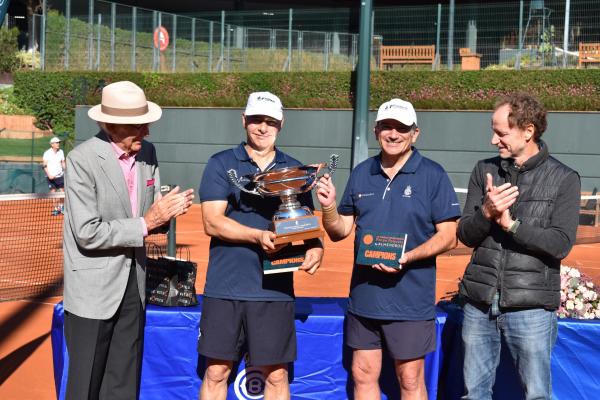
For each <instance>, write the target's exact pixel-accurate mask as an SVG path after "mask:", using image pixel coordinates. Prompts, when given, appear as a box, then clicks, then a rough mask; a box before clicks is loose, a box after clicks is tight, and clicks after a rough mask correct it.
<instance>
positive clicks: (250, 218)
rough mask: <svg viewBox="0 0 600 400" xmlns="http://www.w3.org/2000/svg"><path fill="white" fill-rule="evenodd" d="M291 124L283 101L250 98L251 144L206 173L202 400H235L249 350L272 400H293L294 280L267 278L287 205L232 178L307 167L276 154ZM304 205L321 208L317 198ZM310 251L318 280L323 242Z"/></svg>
mask: <svg viewBox="0 0 600 400" xmlns="http://www.w3.org/2000/svg"><path fill="white" fill-rule="evenodd" d="M283 122H284V121H283V107H282V105H281V101H280V100H279V98H278V97H277V96H275V95H274V94H272V93H269V92H256V93H252V94H250V97H249V98H248V104H247V106H246V109H245V111H244V113H242V124H243V126H244V129H245V130H246V141H245V142H242V143H241V144H240V145H239V146H237V147H236V148H233V149H230V150H225V151H222V152H220V153H217V154H215V155H213V156H212V157H211V158H210V160H209V161H208V164H207V165H206V168H205V169H204V175H203V177H202V182H201V184H200V191H199V195H200V201H201V203H202V218H203V223H204V230H205V232H206V234H207V235H209V236H211V242H210V254H209V259H208V272H207V276H206V285H205V287H204V299H203V306H202V319H201V321H200V338H199V341H198V352H199V353H200V354H202V355H203V356H205V357H206V358H207V368H206V372H205V375H204V379H203V382H202V387H201V389H200V398H201V399H205V400H208V399H210V400H213V399H223V400H224V399H225V398H226V397H227V378H228V377H229V375H230V373H231V369H232V366H233V362H234V361H237V360H239V359H240V357H241V356H242V353H243V351H244V350H246V352H247V358H246V360H247V365H248V366H252V367H256V368H259V369H260V371H261V372H262V374H263V376H264V379H265V382H264V395H265V398H266V399H289V398H290V390H289V383H288V373H287V368H288V363H290V362H293V361H294V360H295V359H296V329H295V319H294V314H295V312H294V282H293V275H292V272H284V273H278V274H269V275H265V274H263V267H262V260H263V258H264V256H265V252H268V251H273V250H275V245H274V243H273V240H274V239H275V234H274V233H273V232H271V231H270V230H268V227H269V224H270V223H271V218H272V217H273V215H274V214H275V212H276V211H277V209H278V208H279V204H280V199H279V198H278V197H266V198H261V197H259V196H253V195H250V194H247V193H244V192H241V191H240V190H239V189H238V188H236V187H234V186H233V185H231V184H230V182H229V180H228V178H227V171H228V170H230V169H234V170H235V171H236V172H237V174H238V176H248V175H254V174H256V173H258V172H261V171H267V170H270V169H273V168H285V167H295V166H299V165H302V164H301V163H300V162H299V161H297V160H295V159H293V158H292V157H290V156H289V155H287V154H285V153H283V152H281V151H280V150H279V149H278V148H276V147H275V140H276V139H277V136H278V135H279V131H280V130H281V128H282V126H283ZM298 200H299V201H300V203H301V204H302V205H303V206H308V207H310V208H313V203H312V198H311V196H310V193H304V194H302V195H300V196H298ZM309 246H310V248H309V249H308V250H307V252H306V255H305V260H304V263H303V264H302V265H301V266H300V269H301V270H304V271H306V272H308V273H309V274H314V273H315V271H316V270H317V268H318V267H319V265H320V263H321V258H322V257H323V248H322V244H321V242H320V240H318V239H317V240H313V241H312V242H310V243H309Z"/></svg>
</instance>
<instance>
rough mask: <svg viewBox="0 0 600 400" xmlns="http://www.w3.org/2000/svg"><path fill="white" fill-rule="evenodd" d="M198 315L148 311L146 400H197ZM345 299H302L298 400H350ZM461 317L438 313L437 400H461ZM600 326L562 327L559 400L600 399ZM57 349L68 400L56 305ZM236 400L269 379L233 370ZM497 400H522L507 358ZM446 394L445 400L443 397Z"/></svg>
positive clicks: (60, 390)
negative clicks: (598, 369) (459, 399)
mask: <svg viewBox="0 0 600 400" xmlns="http://www.w3.org/2000/svg"><path fill="white" fill-rule="evenodd" d="M199 300H200V304H199V305H198V306H197V307H189V308H160V307H156V306H148V308H147V313H146V330H145V343H144V360H143V364H142V386H141V394H140V398H141V399H142V400H150V399H156V400H165V399H169V400H175V399H182V400H183V399H185V400H188V399H193V398H197V397H198V392H199V389H200V384H201V377H202V376H203V364H204V360H203V359H202V358H199V357H198V355H197V353H196V342H197V338H198V327H199V322H200V313H201V304H202V302H201V299H199ZM345 309H346V299H317V298H298V299H297V302H296V330H297V335H298V359H297V361H296V362H295V363H294V364H293V365H291V366H290V379H293V381H292V382H291V391H292V398H293V399H307V400H308V399H327V400H330V399H332V400H333V399H347V398H351V397H352V386H351V382H350V381H349V379H348V377H349V373H350V361H351V351H350V350H349V349H348V348H345V347H344V346H343V315H344V312H345ZM460 323H461V315H460V310H458V309H455V308H447V309H446V310H443V309H441V308H438V316H437V319H436V327H437V350H436V351H435V352H433V353H430V354H429V355H428V356H427V357H426V384H427V389H428V394H429V398H430V399H435V398H441V399H458V398H460V395H461V392H462V370H461V368H462V359H461V344H460ZM599 342H600V323H598V322H588V321H576V320H560V322H559V330H558V340H557V344H556V347H555V349H554V353H553V356H552V372H553V391H554V397H555V398H556V399H558V400H568V399H575V398H577V399H594V400H595V399H597V398H599V396H600V379H599V378H598V376H597V368H598V365H600V347H599V345H598V343H599ZM52 348H53V357H54V372H55V383H56V390H57V397H58V398H59V399H64V395H65V393H64V391H65V388H66V379H67V373H66V372H67V371H66V365H67V363H68V355H67V351H66V345H65V341H64V337H63V308H62V304H57V305H56V307H55V310H54V317H53V322H52ZM234 371H235V373H232V374H231V375H232V376H231V379H230V380H231V382H230V385H229V395H228V398H229V399H261V398H262V396H261V395H260V390H261V389H262V383H263V382H262V379H261V378H260V376H258V373H257V372H256V371H253V370H252V369H248V370H246V369H245V366H244V363H243V362H242V363H240V365H239V366H236V367H234ZM380 383H381V389H382V391H383V393H384V396H383V398H384V399H387V398H398V397H399V396H398V384H397V382H396V379H395V376H394V370H393V365H392V362H391V360H390V359H387V360H384V368H383V371H382V377H381V382H380ZM495 390H496V394H495V396H494V397H495V398H496V399H517V398H522V394H521V393H520V388H519V384H518V380H517V378H516V374H515V372H514V368H513V367H512V363H511V361H510V359H509V358H508V357H507V355H506V354H504V355H503V359H502V362H501V366H500V368H499V371H498V375H497V384H496V387H495ZM438 391H439V397H438Z"/></svg>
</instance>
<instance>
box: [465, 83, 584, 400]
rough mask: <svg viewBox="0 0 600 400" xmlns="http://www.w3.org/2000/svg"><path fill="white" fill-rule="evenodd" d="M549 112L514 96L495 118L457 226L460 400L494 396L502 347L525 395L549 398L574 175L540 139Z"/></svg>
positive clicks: (575, 201) (572, 233)
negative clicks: (469, 252) (460, 247)
mask: <svg viewBox="0 0 600 400" xmlns="http://www.w3.org/2000/svg"><path fill="white" fill-rule="evenodd" d="M546 126H547V121H546V110H545V109H544V107H543V106H542V105H541V104H540V103H539V102H538V101H537V100H536V99H535V98H533V97H531V96H530V95H528V94H523V93H518V94H514V95H510V96H507V97H506V98H503V99H501V100H500V101H499V102H498V103H497V104H496V106H495V109H494V114H493V116H492V142H491V143H492V145H494V146H497V147H498V153H499V156H498V157H494V158H490V159H487V160H481V161H479V162H478V163H477V165H476V166H475V168H474V169H473V172H472V174H471V178H470V181H469V193H468V195H467V201H466V204H465V209H464V212H463V217H462V218H461V220H460V222H459V226H458V237H459V238H460V240H461V241H462V242H463V243H465V244H466V245H467V246H469V247H473V248H474V251H473V256H472V257H471V261H470V263H469V265H468V267H467V269H466V271H465V275H464V277H463V279H462V282H461V283H460V289H459V291H460V294H461V296H463V298H464V299H465V300H466V304H465V307H464V322H463V330H462V339H463V343H464V350H465V359H464V378H465V395H464V396H463V399H491V398H492V387H493V385H494V378H495V376H496V367H497V366H498V362H499V360H500V343H501V338H504V340H505V343H506V345H507V346H508V349H509V350H510V353H511V355H512V357H513V359H514V361H515V365H516V366H517V370H518V371H517V372H518V375H519V378H520V381H521V386H522V388H523V392H524V393H525V398H526V399H550V398H551V396H552V382H551V375H550V355H551V353H552V347H553V345H554V342H555V340H556V330H557V321H556V309H557V308H558V306H559V303H560V262H561V260H562V259H563V258H564V257H566V256H567V254H568V253H569V251H570V250H571V247H572V246H573V244H574V243H575V238H576V233H577V224H578V213H579V201H580V195H581V194H580V191H581V186H580V180H579V175H578V174H577V172H575V171H573V170H572V169H571V168H569V167H567V166H566V165H564V164H562V163H561V162H559V161H558V160H556V159H555V158H553V157H551V156H550V154H549V151H548V146H547V145H546V143H545V142H544V141H542V140H541V136H542V134H543V133H544V131H545V130H546Z"/></svg>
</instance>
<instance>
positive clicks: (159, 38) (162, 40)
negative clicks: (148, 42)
mask: <svg viewBox="0 0 600 400" xmlns="http://www.w3.org/2000/svg"><path fill="white" fill-rule="evenodd" d="M168 46H169V32H167V29H166V28H165V27H164V26H159V27H158V28H156V29H155V30H154V47H158V49H159V50H160V51H164V50H165V49H166V48H167V47H168Z"/></svg>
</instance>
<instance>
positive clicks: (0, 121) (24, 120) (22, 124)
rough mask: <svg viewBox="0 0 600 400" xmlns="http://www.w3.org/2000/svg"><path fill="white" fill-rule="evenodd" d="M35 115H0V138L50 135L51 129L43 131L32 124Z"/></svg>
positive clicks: (29, 137) (28, 137) (27, 137)
mask: <svg viewBox="0 0 600 400" xmlns="http://www.w3.org/2000/svg"><path fill="white" fill-rule="evenodd" d="M34 123H35V117H32V116H31V115H1V114H0V130H2V132H1V133H0V137H1V138H6V139H31V135H32V132H33V137H34V138H36V139H37V138H43V137H47V136H52V131H43V130H41V129H38V128H36V126H35V125H34Z"/></svg>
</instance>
